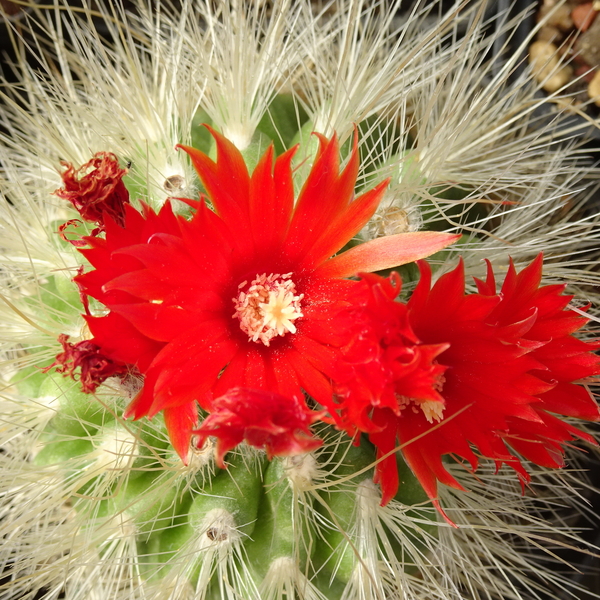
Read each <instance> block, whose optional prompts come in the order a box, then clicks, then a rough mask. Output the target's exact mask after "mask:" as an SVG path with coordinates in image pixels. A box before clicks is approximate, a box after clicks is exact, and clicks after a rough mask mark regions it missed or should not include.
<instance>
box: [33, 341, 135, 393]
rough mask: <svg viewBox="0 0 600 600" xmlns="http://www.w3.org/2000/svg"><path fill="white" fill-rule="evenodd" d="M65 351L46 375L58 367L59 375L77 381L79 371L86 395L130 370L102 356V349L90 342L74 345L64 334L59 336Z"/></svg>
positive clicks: (47, 368) (47, 369)
mask: <svg viewBox="0 0 600 600" xmlns="http://www.w3.org/2000/svg"><path fill="white" fill-rule="evenodd" d="M58 341H59V342H60V343H61V344H62V347H63V351H62V352H60V353H59V354H57V355H56V360H55V361H54V362H53V363H52V364H51V365H49V366H48V367H46V368H45V369H44V373H45V372H47V371H49V370H50V369H52V368H54V367H56V371H57V373H64V374H65V375H69V376H70V377H71V378H72V379H75V371H76V370H78V371H79V380H80V381H81V388H82V390H83V391H84V392H85V393H86V394H92V393H93V392H95V391H96V388H97V387H98V386H99V385H100V384H101V383H103V382H104V381H105V380H106V379H108V378H109V377H114V376H115V375H122V376H124V375H127V374H128V372H129V368H128V367H127V365H124V364H122V363H119V362H115V361H113V360H111V359H109V358H107V357H106V356H104V355H103V354H102V352H101V351H100V347H99V346H98V345H97V344H95V343H94V342H92V341H90V340H83V341H82V342H77V343H76V344H72V343H71V342H69V336H68V335H65V334H64V333H63V334H61V335H59V336H58Z"/></svg>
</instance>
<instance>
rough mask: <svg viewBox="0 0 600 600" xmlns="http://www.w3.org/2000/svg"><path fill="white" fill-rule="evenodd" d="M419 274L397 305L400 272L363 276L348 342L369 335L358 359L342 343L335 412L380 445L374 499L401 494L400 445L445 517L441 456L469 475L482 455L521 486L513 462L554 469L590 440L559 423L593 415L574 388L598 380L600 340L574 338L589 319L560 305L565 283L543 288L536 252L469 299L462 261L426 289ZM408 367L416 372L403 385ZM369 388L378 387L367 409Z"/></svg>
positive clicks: (596, 415)
mask: <svg viewBox="0 0 600 600" xmlns="http://www.w3.org/2000/svg"><path fill="white" fill-rule="evenodd" d="M419 267H420V270H421V280H420V281H419V284H418V285H417V287H416V289H415V291H414V293H413V294H412V296H411V298H410V300H409V302H408V303H407V304H406V305H402V304H400V303H398V302H395V300H394V298H395V296H396V295H397V293H398V292H399V284H398V280H397V276H392V278H390V280H385V279H383V278H380V277H377V276H375V275H370V276H368V278H365V279H364V280H363V281H364V282H365V283H366V284H368V285H369V286H370V287H371V294H372V295H371V298H370V300H368V301H367V302H363V309H362V315H360V314H357V315H356V317H355V319H356V320H357V321H360V319H363V320H364V321H365V323H364V324H363V325H362V332H363V333H362V339H358V340H357V341H356V343H357V344H358V343H363V342H364V339H367V340H368V342H369V350H368V351H367V352H365V353H364V356H365V360H364V361H363V363H362V364H360V363H359V361H357V359H356V355H357V354H356V353H354V352H353V348H352V346H349V347H347V348H346V360H347V361H348V362H350V363H352V364H353V369H354V372H355V374H356V377H355V378H354V379H350V380H349V382H348V383H347V384H346V386H345V387H343V386H342V388H341V390H340V411H341V413H342V415H343V416H345V420H346V428H347V429H348V430H349V432H350V433H353V432H354V430H356V429H358V430H360V431H365V432H367V433H369V436H370V440H371V441H372V442H373V444H374V445H375V446H376V448H377V457H378V459H380V462H379V463H378V465H377V471H376V477H377V479H378V481H379V483H380V484H381V486H382V502H383V503H384V504H385V503H386V502H387V501H389V500H390V499H391V498H392V497H393V496H394V494H395V493H396V491H397V489H398V473H397V467H396V458H395V449H396V448H398V447H401V448H402V454H403V456H404V458H405V460H406V462H407V463H408V464H409V466H410V467H411V469H412V470H413V472H414V473H415V475H416V476H417V478H418V479H419V481H420V483H421V485H422V486H423V488H424V489H425V491H426V492H427V494H428V495H429V497H430V498H431V499H432V501H433V503H434V505H435V506H436V507H437V508H438V509H439V510H440V512H442V514H443V511H442V510H441V507H440V505H439V502H438V501H437V499H436V497H437V483H438V481H439V482H442V483H444V484H446V485H449V486H452V487H455V488H458V489H462V488H461V486H460V484H459V483H458V481H456V479H455V478H454V477H453V476H452V475H451V473H450V472H449V471H448V470H447V468H446V466H445V464H444V461H443V457H444V455H452V456H453V457H455V458H456V459H463V460H465V461H467V462H468V463H469V464H470V465H471V468H472V469H473V471H475V470H476V469H477V466H478V462H479V456H484V457H487V458H491V459H493V460H495V461H496V463H497V465H498V468H500V466H501V465H502V464H503V463H505V464H507V465H509V466H510V467H512V468H513V469H514V470H515V471H516V472H517V473H518V474H519V477H520V478H521V481H522V482H523V483H525V482H527V481H528V480H529V475H528V473H527V471H526V470H525V467H524V466H523V464H522V458H521V457H523V458H525V459H527V460H529V461H531V462H533V463H535V464H538V465H540V466H543V467H550V468H556V467H561V466H563V464H564V461H563V454H564V449H563V448H564V445H565V444H567V443H568V442H570V441H571V440H573V439H576V438H580V439H583V440H586V441H588V442H592V443H593V442H594V440H593V438H592V437H591V436H590V435H588V434H587V433H585V432H583V431H581V430H579V429H577V428H576V427H574V426H573V425H571V424H569V423H567V422H565V421H564V420H562V419H561V418H560V417H561V416H563V417H564V416H568V417H577V418H580V419H585V420H589V421H597V420H599V419H600V412H599V409H598V406H597V404H596V402H595V401H594V399H593V398H592V396H591V395H590V393H589V391H588V390H587V388H586V387H585V386H583V385H581V381H582V380H584V379H585V378H588V377H590V376H593V375H597V374H598V373H600V357H598V356H597V355H596V354H595V353H594V351H595V350H596V349H597V348H598V347H599V346H600V345H599V344H598V343H590V342H584V341H582V340H580V339H577V338H576V337H575V336H574V335H573V334H575V333H576V332H577V331H578V330H579V329H581V328H582V327H583V326H584V325H585V324H586V323H587V321H588V319H586V318H585V317H582V316H580V315H578V314H576V313H574V312H573V311H571V310H569V309H568V307H567V305H568V303H569V302H570V300H571V299H572V296H566V295H563V293H562V292H563V291H564V286H562V285H546V286H542V285H541V272H542V257H541V255H540V256H539V257H538V258H537V259H536V260H535V261H533V263H531V265H529V266H528V267H527V268H525V269H523V270H522V271H521V272H520V273H517V271H516V270H515V268H514V266H513V265H512V263H511V266H510V269H509V271H508V274H507V276H506V279H505V281H504V284H503V286H502V289H501V291H500V292H499V293H498V292H496V283H495V279H494V275H493V272H492V269H491V266H489V265H488V277H487V280H486V281H485V282H483V281H477V285H478V288H479V293H478V294H465V280H464V269H463V265H462V262H461V263H460V264H459V265H458V267H457V268H456V269H454V270H453V271H452V272H450V273H448V274H446V275H443V276H442V277H440V279H439V280H438V281H437V282H436V283H435V285H433V286H432V285H431V270H430V268H429V266H428V265H427V263H425V262H424V261H420V263H419ZM369 321H374V323H369ZM365 332H366V333H365ZM421 350H422V351H423V352H422V354H421V352H420V351H421ZM420 354H421V356H420V360H417V357H419V355H420ZM407 357H414V360H413V362H407ZM438 362H439V364H438ZM407 365H410V366H414V371H413V372H412V374H411V375H410V379H409V380H408V385H407V384H406V382H405V381H404V380H403V377H404V374H405V370H404V369H405V367H406V366H407ZM367 366H368V369H369V371H368V372H369V378H367V377H365V373H367V370H366V369H367ZM369 379H370V384H369ZM411 382H412V383H413V386H412V389H411ZM405 385H407V387H405ZM368 386H370V388H371V390H375V391H376V394H374V395H373V396H372V398H371V400H370V406H369V402H368V401H367V400H368V398H367V394H366V391H365V388H366V387H368ZM428 387H429V389H427V388H428ZM394 396H395V398H394ZM382 399H384V400H383V401H382ZM424 399H425V402H423V400H424ZM409 408H410V410H408V409H409ZM357 415H358V416H357ZM474 450H477V451H478V454H476V453H475V452H474ZM513 451H516V453H518V454H515V453H513ZM478 455H479V456H478Z"/></svg>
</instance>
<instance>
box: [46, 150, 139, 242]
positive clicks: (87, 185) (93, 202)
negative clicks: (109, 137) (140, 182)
mask: <svg viewBox="0 0 600 600" xmlns="http://www.w3.org/2000/svg"><path fill="white" fill-rule="evenodd" d="M61 165H62V166H63V167H66V170H65V171H64V172H63V173H62V175H61V177H62V180H63V184H64V187H63V188H61V189H58V190H56V191H55V192H54V193H55V194H56V195H57V196H58V197H59V198H62V199H63V200H68V201H69V202H70V203H71V204H72V205H73V206H74V207H75V209H76V210H77V211H78V212H79V214H80V215H81V217H82V218H83V219H84V220H85V221H89V222H91V223H96V224H97V225H98V228H97V229H95V230H94V232H93V233H92V235H97V234H98V233H99V232H100V231H104V220H105V218H106V217H109V218H111V219H112V220H113V221H116V222H117V223H119V224H120V225H122V224H123V222H124V218H125V209H124V207H125V205H126V204H128V203H129V192H128V191H127V188H126V187H125V184H124V183H123V176H124V175H125V174H126V173H127V169H121V168H120V167H119V162H118V160H117V157H116V156H115V155H114V154H111V153H110V152H98V153H96V154H95V155H94V158H92V160H90V161H89V162H87V163H85V164H84V165H82V166H81V167H79V169H75V168H74V167H73V165H72V164H71V163H68V162H61ZM73 222H74V220H71V221H69V222H68V224H72V223H73ZM65 225H67V224H65ZM63 230H64V226H63V228H62V229H61V233H62V231H63ZM75 245H79V243H76V244H75Z"/></svg>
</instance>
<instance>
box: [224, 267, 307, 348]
mask: <svg viewBox="0 0 600 600" xmlns="http://www.w3.org/2000/svg"><path fill="white" fill-rule="evenodd" d="M291 276H292V274H291V273H286V274H285V275H279V274H278V273H271V274H270V275H267V274H266V273H263V274H262V275H257V276H256V278H255V279H254V280H252V281H251V282H250V285H248V281H243V282H242V283H240V285H239V286H238V289H239V290H240V292H239V294H238V296H237V298H233V304H234V306H235V313H234V314H233V318H237V319H239V321H240V329H241V330H242V331H243V332H244V333H246V334H248V339H249V340H250V341H252V342H256V343H259V342H261V343H263V344H264V345H265V346H268V345H269V344H270V343H271V340H272V339H273V338H274V337H276V336H278V335H285V334H286V333H288V332H289V333H296V326H295V325H294V321H295V320H296V319H299V318H300V317H302V316H303V315H302V311H301V305H300V302H301V300H302V298H304V294H296V285H295V284H294V282H293V281H292V280H291Z"/></svg>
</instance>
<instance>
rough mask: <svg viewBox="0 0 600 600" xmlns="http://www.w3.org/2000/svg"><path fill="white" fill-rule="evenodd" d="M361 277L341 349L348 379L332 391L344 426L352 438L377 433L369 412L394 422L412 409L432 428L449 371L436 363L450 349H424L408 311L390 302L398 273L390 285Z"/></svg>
mask: <svg viewBox="0 0 600 600" xmlns="http://www.w3.org/2000/svg"><path fill="white" fill-rule="evenodd" d="M361 277H362V281H361V284H360V285H361V288H360V292H357V294H356V305H355V306H354V307H353V308H351V309H350V310H349V311H348V312H349V313H350V314H349V315H348V317H349V318H348V321H349V322H352V323H354V329H353V332H352V333H353V335H352V341H351V343H350V344H348V345H347V346H346V347H345V348H344V359H345V361H346V362H347V363H349V364H350V365H351V367H352V368H351V370H346V371H345V373H346V374H347V375H350V377H351V378H350V379H348V380H346V381H338V382H337V383H338V384H337V386H336V392H337V394H338V397H339V401H340V412H341V416H342V422H343V426H344V428H345V429H346V430H347V431H348V433H349V435H351V436H354V435H355V433H356V432H357V431H358V430H360V431H365V432H375V431H378V430H379V427H378V426H377V425H375V424H374V423H373V421H372V420H371V417H370V415H371V413H372V409H373V407H378V408H385V407H387V408H389V409H390V410H391V411H392V412H394V413H395V414H396V415H398V416H399V415H400V412H401V411H402V410H403V409H405V408H408V407H410V409H411V410H413V411H415V412H419V411H422V412H423V414H424V415H425V416H426V418H427V420H428V421H430V422H431V421H432V418H433V417H435V416H436V415H441V414H442V412H443V410H444V406H445V402H444V398H443V397H442V396H441V395H440V394H439V391H438V390H439V389H440V387H441V385H442V382H443V380H444V371H445V370H446V368H447V367H445V366H444V365H440V364H438V363H437V361H436V360H435V359H436V357H437V356H438V355H439V354H440V353H442V352H444V350H446V349H447V348H448V344H431V345H427V344H422V343H421V342H420V340H419V339H418V338H417V336H416V335H415V333H414V331H413V330H412V328H411V325H410V322H409V318H408V309H407V307H406V305H405V304H401V303H400V302H394V299H395V298H396V296H398V294H399V293H400V289H401V286H402V281H401V279H400V276H399V275H398V274H397V273H392V275H391V277H390V278H389V279H383V278H382V277H379V276H377V275H373V274H369V273H366V274H365V273H363V274H361ZM340 372H344V371H340Z"/></svg>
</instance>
